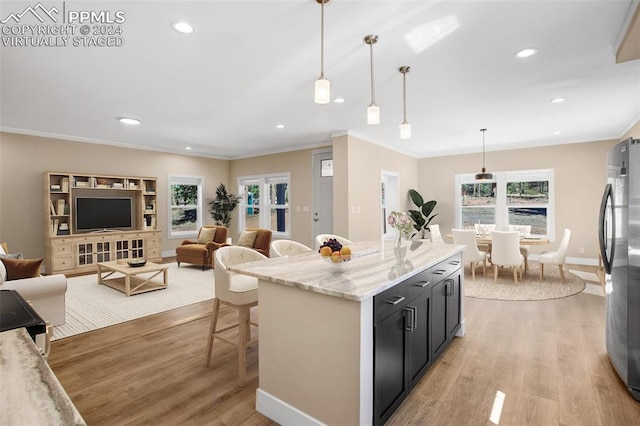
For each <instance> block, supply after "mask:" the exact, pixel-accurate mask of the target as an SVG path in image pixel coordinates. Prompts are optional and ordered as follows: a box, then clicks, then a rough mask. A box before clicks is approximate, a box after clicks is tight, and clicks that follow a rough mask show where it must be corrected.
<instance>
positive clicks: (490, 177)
mask: <svg viewBox="0 0 640 426" xmlns="http://www.w3.org/2000/svg"><path fill="white" fill-rule="evenodd" d="M480 131H481V132H482V173H478V174H476V181H489V180H493V174H491V173H487V169H485V167H484V132H486V131H487V129H480Z"/></svg>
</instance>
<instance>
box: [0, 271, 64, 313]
mask: <svg viewBox="0 0 640 426" xmlns="http://www.w3.org/2000/svg"><path fill="white" fill-rule="evenodd" d="M0 290H16V291H17V292H18V293H20V296H22V297H23V298H24V299H25V300H28V301H29V302H30V303H31V305H32V306H33V309H35V310H36V312H37V313H38V315H40V317H42V319H43V320H45V321H48V322H49V324H50V325H62V324H64V320H65V318H64V313H65V293H66V292H67V277H65V276H64V275H62V274H57V275H43V276H41V277H35V278H23V279H21V280H12V281H5V282H2V283H0Z"/></svg>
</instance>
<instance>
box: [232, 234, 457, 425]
mask: <svg viewBox="0 0 640 426" xmlns="http://www.w3.org/2000/svg"><path fill="white" fill-rule="evenodd" d="M351 248H352V251H353V258H352V260H350V261H349V262H346V263H345V264H344V265H341V266H343V268H342V267H338V266H333V265H331V264H330V263H329V262H327V261H326V260H325V259H323V258H321V257H320V255H319V254H317V253H315V252H313V253H306V254H302V255H297V256H292V257H281V258H275V259H269V260H265V261H260V262H252V263H246V264H241V265H236V266H233V267H230V268H229V269H230V270H231V271H233V272H238V273H243V274H247V275H251V276H254V277H257V278H259V280H260V281H259V288H258V301H259V307H260V308H259V312H260V313H259V324H260V327H259V336H260V337H259V341H260V343H259V365H260V366H259V371H260V372H259V387H258V390H257V393H256V409H257V411H259V412H260V413H262V414H264V415H265V416H267V417H269V418H271V419H272V420H274V421H276V422H278V423H280V424H284V425H288V424H292V425H293V424H295V425H300V424H350V425H354V424H362V425H371V424H382V423H384V421H386V420H387V419H388V418H389V417H390V415H391V414H392V413H393V411H394V410H395V409H396V408H397V407H398V406H399V405H400V403H401V402H402V400H404V398H406V396H407V395H408V393H409V392H410V391H411V389H412V388H413V386H414V385H415V383H417V381H418V380H419V379H420V378H421V377H422V375H423V374H424V373H425V372H426V370H427V369H428V367H429V366H430V365H431V363H432V362H433V360H434V359H435V358H436V357H437V356H439V354H440V353H442V351H443V350H444V349H445V348H446V346H447V344H448V342H449V341H450V340H451V339H452V338H453V335H454V334H455V335H458V336H462V335H463V334H464V313H463V306H462V299H463V298H462V297H461V295H462V293H463V283H462V273H461V266H462V265H461V254H460V253H461V252H462V250H463V249H464V246H457V245H452V244H440V243H431V242H428V241H411V242H409V241H408V242H406V245H405V246H404V247H402V248H400V249H399V248H397V247H395V245H394V243H393V242H392V241H386V240H385V241H377V242H363V243H356V244H353V245H352V246H351Z"/></svg>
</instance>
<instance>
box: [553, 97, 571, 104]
mask: <svg viewBox="0 0 640 426" xmlns="http://www.w3.org/2000/svg"><path fill="white" fill-rule="evenodd" d="M566 100H567V98H553V99H551V100H550V101H549V102H551V103H552V104H561V103H563V102H564V101H566Z"/></svg>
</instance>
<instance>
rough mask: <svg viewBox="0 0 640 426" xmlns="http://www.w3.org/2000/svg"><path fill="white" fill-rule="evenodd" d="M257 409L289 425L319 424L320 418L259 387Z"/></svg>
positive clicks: (313, 425) (282, 423) (276, 420)
mask: <svg viewBox="0 0 640 426" xmlns="http://www.w3.org/2000/svg"><path fill="white" fill-rule="evenodd" d="M256 411H257V412H259V413H261V414H263V415H265V416H267V417H269V418H270V419H271V420H273V421H274V422H276V423H278V424H281V425H284V426H287V425H296V426H298V425H299V426H307V425H309V426H319V425H324V423H322V422H321V421H320V420H318V419H316V418H314V417H311V416H309V415H308V414H306V413H303V412H302V411H300V410H298V409H297V408H295V407H293V406H291V405H289V404H287V403H286V402H284V401H282V400H281V399H278V398H276V397H275V396H273V395H271V394H269V393H267V392H265V391H263V390H262V389H260V388H258V389H257V390H256Z"/></svg>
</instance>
